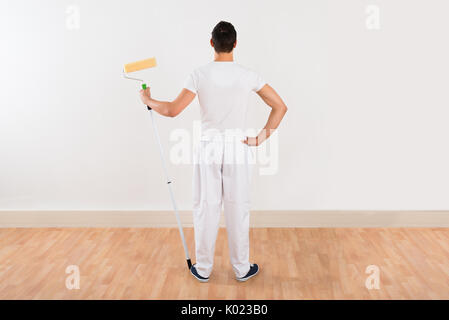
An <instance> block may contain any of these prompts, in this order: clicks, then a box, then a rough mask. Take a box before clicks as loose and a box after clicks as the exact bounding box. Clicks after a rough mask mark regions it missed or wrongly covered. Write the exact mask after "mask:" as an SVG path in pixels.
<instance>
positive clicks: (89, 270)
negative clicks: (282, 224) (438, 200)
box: [0, 228, 449, 299]
mask: <svg viewBox="0 0 449 320" xmlns="http://www.w3.org/2000/svg"><path fill="white" fill-rule="evenodd" d="M185 233H186V237H187V242H188V244H189V246H190V251H191V252H192V255H193V230H192V229H185ZM192 258H194V257H192ZM251 261H254V262H257V263H258V264H259V265H260V267H261V270H260V273H259V275H257V276H256V277H255V278H253V279H251V280H249V281H248V282H246V283H239V282H237V281H235V280H234V275H233V272H232V269H231V266H230V264H229V256H228V249H227V242H226V233H225V230H224V229H221V230H220V232H219V235H218V239H217V246H216V258H215V267H214V272H213V273H212V276H211V279H210V282H209V283H199V282H198V281H197V280H195V279H194V278H193V277H192V276H191V275H190V274H189V272H188V270H187V267H186V264H185V260H184V256H183V249H182V246H181V241H180V238H179V234H178V231H177V229H88V228H83V229H62V228H54V229H51V228H49V229H20V228H19V229H0V299H449V229H293V228H292V229H274V228H272V229H251ZM69 265H77V266H79V270H80V275H81V277H80V289H79V290H68V289H67V288H66V286H65V282H66V277H68V276H69V275H68V274H66V273H65V270H66V267H67V266H69ZM368 265H377V266H378V267H379V268H380V289H379V290H376V289H372V290H368V289H367V288H366V287H365V280H366V278H367V277H368V276H369V275H368V274H366V273H365V270H366V267H367V266H368Z"/></svg>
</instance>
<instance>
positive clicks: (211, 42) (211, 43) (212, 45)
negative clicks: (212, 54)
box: [210, 39, 214, 48]
mask: <svg viewBox="0 0 449 320" xmlns="http://www.w3.org/2000/svg"><path fill="white" fill-rule="evenodd" d="M210 45H211V47H212V48H213V47H214V42H213V41H212V39H210Z"/></svg>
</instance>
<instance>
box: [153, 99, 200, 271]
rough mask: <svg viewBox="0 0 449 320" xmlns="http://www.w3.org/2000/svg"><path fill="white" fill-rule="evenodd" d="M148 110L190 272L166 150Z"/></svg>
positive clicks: (190, 263)
mask: <svg viewBox="0 0 449 320" xmlns="http://www.w3.org/2000/svg"><path fill="white" fill-rule="evenodd" d="M148 110H149V111H150V117H151V123H152V125H153V129H154V136H155V137H156V141H157V144H158V145H159V153H160V155H161V161H162V167H163V168H164V173H165V177H166V179H167V186H168V191H169V193H170V199H171V202H172V204H173V210H174V211H175V216H176V220H177V221H178V228H179V234H180V235H181V240H182V245H183V246H184V253H185V255H186V260H187V266H188V268H189V270H190V267H192V261H191V260H190V257H189V250H188V248H187V243H186V239H185V238H184V231H183V230H182V224H181V219H180V217H179V212H178V207H177V205H176V201H175V196H174V195H173V190H172V188H171V184H172V181H171V180H170V177H169V175H168V170H167V166H166V164H165V158H164V150H163V149H162V144H161V139H160V138H159V132H158V130H157V126H156V121H154V117H153V110H151V108H150V107H148Z"/></svg>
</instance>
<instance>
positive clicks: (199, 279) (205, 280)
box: [190, 271, 209, 282]
mask: <svg viewBox="0 0 449 320" xmlns="http://www.w3.org/2000/svg"><path fill="white" fill-rule="evenodd" d="M190 274H191V275H192V276H194V277H195V278H196V280H198V281H199V282H209V279H201V278H198V277H197V276H196V275H194V274H193V272H192V271H190Z"/></svg>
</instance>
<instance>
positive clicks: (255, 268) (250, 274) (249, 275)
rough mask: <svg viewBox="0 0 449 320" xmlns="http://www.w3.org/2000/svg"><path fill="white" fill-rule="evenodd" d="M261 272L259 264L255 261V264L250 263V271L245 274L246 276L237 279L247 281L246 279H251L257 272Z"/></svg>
mask: <svg viewBox="0 0 449 320" xmlns="http://www.w3.org/2000/svg"><path fill="white" fill-rule="evenodd" d="M258 272H259V266H258V265H257V264H256V263H254V264H251V265H250V267H249V271H248V273H247V274H246V276H244V277H242V278H236V279H237V281H242V282H243V281H246V280H248V279H251V278H252V277H254V276H255V275H256V274H257V273H258Z"/></svg>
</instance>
